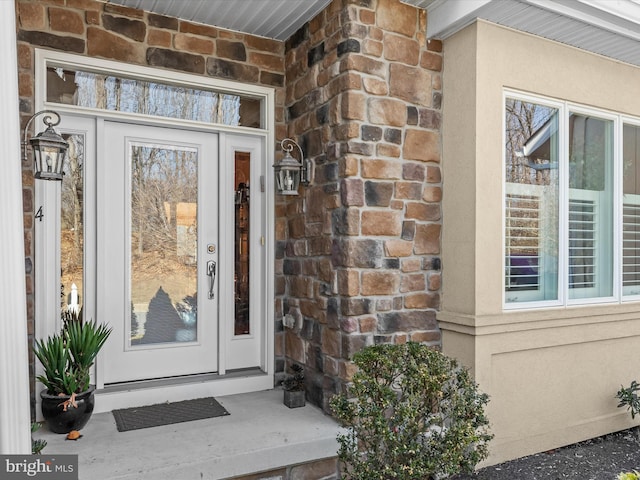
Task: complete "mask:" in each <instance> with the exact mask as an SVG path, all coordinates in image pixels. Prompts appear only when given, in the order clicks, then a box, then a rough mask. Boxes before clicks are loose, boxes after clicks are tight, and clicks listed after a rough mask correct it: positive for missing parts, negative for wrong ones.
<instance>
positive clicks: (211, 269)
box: [207, 260, 216, 300]
mask: <svg viewBox="0 0 640 480" xmlns="http://www.w3.org/2000/svg"><path fill="white" fill-rule="evenodd" d="M207 276H208V277H209V300H211V299H212V298H214V297H215V296H216V294H215V293H214V291H213V287H214V286H215V284H216V262H215V261H214V260H209V261H208V262H207Z"/></svg>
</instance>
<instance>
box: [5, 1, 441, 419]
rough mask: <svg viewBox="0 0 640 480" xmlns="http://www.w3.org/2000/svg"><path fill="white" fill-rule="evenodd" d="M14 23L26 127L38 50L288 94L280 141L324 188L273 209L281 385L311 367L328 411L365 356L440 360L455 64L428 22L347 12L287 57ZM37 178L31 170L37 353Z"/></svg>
mask: <svg viewBox="0 0 640 480" xmlns="http://www.w3.org/2000/svg"><path fill="white" fill-rule="evenodd" d="M16 11H17V13H18V16H17V22H18V25H17V36H18V55H19V72H18V73H19V86H20V111H21V115H22V125H23V126H24V124H25V123H26V121H27V119H28V118H29V117H30V116H31V115H32V114H33V113H34V106H33V103H34V102H33V96H34V88H35V80H34V47H42V48H48V49H54V50H59V51H65V52H72V53H77V54H82V55H86V56H91V57H97V58H106V59H112V60H118V61H122V62H128V63H132V64H137V65H147V66H153V67H157V68H163V69H168V70H173V71H181V72H188V73H192V74H197V75H202V76H204V77H216V78H224V79H229V80H236V81H239V82H244V83H253V84H259V85H263V86H268V87H273V88H274V89H275V93H276V95H275V99H276V105H275V108H276V111H275V118H276V128H275V139H276V141H280V140H281V139H283V138H285V137H291V138H294V139H296V140H297V141H299V143H300V144H301V146H302V148H303V150H304V152H305V154H306V155H307V156H309V157H310V158H312V159H313V160H314V161H315V165H316V168H315V179H314V181H313V183H312V185H311V186H309V187H307V188H301V195H300V196H299V197H287V198H285V197H277V199H276V204H275V219H276V220H275V221H276V224H275V226H274V228H275V238H276V258H275V278H274V282H275V292H276V299H275V325H276V334H275V347H274V348H275V356H276V381H277V382H280V381H281V380H282V377H283V371H284V369H285V362H288V363H289V364H290V363H293V362H296V363H301V364H303V365H304V366H305V367H306V372H307V388H308V392H307V395H308V398H309V400H310V401H311V402H313V403H315V404H317V405H319V406H321V407H322V408H324V409H325V410H326V411H328V409H329V407H328V402H329V399H330V398H331V396H332V395H333V394H334V393H335V392H338V391H342V390H343V388H344V385H345V384H347V383H348V382H349V381H350V379H351V376H352V374H353V370H354V367H353V364H352V363H351V358H352V356H353V354H354V353H355V352H357V351H358V350H360V349H361V348H363V347H364V346H365V345H370V344H374V343H379V342H406V341H409V340H415V341H421V342H426V343H428V344H430V345H434V346H435V347H437V346H439V345H440V332H439V329H438V327H437V325H436V320H435V314H436V311H437V310H438V308H439V305H440V283H441V282H440V266H441V262H440V257H439V255H440V235H441V199H442V178H441V168H440V154H441V146H440V133H439V130H440V123H441V97H442V93H441V92H442V79H441V70H442V52H441V44H440V43H439V42H437V41H434V42H428V41H427V40H426V37H425V28H426V14H425V12H424V11H423V10H421V9H417V8H414V7H411V6H409V5H406V4H403V3H400V1H399V0H334V1H333V2H332V3H331V4H330V5H329V6H328V7H327V8H326V9H325V10H324V11H323V12H321V13H320V14H319V15H317V16H316V17H315V18H314V19H312V20H311V21H310V22H308V23H307V24H306V25H305V26H304V27H302V28H301V29H299V30H298V31H297V32H296V33H295V34H294V35H292V36H291V37H290V38H289V39H288V40H287V42H278V41H274V40H269V39H265V38H261V37H256V36H251V35H246V34H242V33H238V32H233V31H228V30H224V29H220V28H215V27H211V26H206V25H200V24H195V23H191V22H187V21H182V20H179V19H176V18H171V17H165V16H162V15H156V14H152V13H148V12H143V11H141V10H136V9H131V8H126V7H121V6H117V5H113V4H105V3H102V2H98V1H95V0H38V1H35V0H16ZM280 154H281V153H280V152H278V155H280ZM31 169H32V165H31V160H29V162H28V164H25V165H23V188H24V195H23V196H24V217H25V249H26V267H25V268H26V275H27V301H28V318H29V334H30V336H31V337H33V330H34V292H33V280H34V279H33V262H34V258H33V257H34V251H33V245H32V238H33V176H32V174H31ZM285 314H291V315H292V316H293V317H294V319H296V320H297V322H296V326H295V327H294V328H293V329H285V328H283V323H282V317H283V316H284V315H285ZM31 339H32V338H31ZM31 359H32V360H31V373H32V375H33V372H34V368H33V367H34V363H33V355H32V357H31Z"/></svg>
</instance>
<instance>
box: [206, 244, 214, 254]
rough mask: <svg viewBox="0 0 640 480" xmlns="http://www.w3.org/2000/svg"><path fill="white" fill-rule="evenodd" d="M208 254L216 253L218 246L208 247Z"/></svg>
mask: <svg viewBox="0 0 640 480" xmlns="http://www.w3.org/2000/svg"><path fill="white" fill-rule="evenodd" d="M207 253H216V246H215V244H213V243H210V244H208V245H207Z"/></svg>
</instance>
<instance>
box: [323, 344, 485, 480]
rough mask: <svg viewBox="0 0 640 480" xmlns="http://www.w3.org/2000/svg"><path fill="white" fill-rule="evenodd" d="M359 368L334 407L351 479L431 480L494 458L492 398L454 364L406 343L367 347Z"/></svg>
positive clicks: (357, 357)
mask: <svg viewBox="0 0 640 480" xmlns="http://www.w3.org/2000/svg"><path fill="white" fill-rule="evenodd" d="M354 362H355V364H356V365H357V367H358V371H357V372H356V373H355V374H354V376H353V383H352V384H351V385H350V387H349V389H348V394H347V395H337V396H335V397H334V398H333V399H332V400H331V408H332V409H333V412H334V414H335V416H336V418H337V419H338V420H339V421H340V422H341V423H342V424H343V426H345V427H346V430H345V432H346V433H340V434H339V435H338V442H339V444H340V449H339V457H340V460H342V462H344V467H345V476H346V478H349V479H352V480H372V479H385V480H386V479H399V480H414V479H415V480H418V479H419V480H427V479H429V478H432V477H434V476H437V475H452V474H455V473H459V472H471V471H473V469H474V467H475V466H476V464H477V463H478V462H480V461H481V460H483V459H485V458H486V457H487V455H488V447H487V443H488V442H489V440H491V438H493V435H491V434H490V433H489V431H488V424H489V422H488V420H487V418H486V416H485V414H484V407H485V405H486V404H487V402H488V396H487V395H485V394H482V393H480V392H479V391H478V389H477V385H476V384H475V383H474V382H473V381H472V379H471V377H470V375H469V372H468V371H467V370H466V369H464V368H462V367H460V366H459V365H458V364H457V362H456V361H455V360H453V359H451V358H449V357H447V356H445V355H443V354H442V353H440V352H437V351H435V350H433V349H431V348H429V347H427V346H426V345H421V344H418V343H407V344H404V345H386V344H385V345H375V346H371V347H366V348H365V349H364V350H362V351H361V352H359V353H357V354H356V355H354Z"/></svg>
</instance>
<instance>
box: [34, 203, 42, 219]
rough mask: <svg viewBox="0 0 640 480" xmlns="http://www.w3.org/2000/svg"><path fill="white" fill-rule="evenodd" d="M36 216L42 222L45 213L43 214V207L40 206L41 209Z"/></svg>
mask: <svg viewBox="0 0 640 480" xmlns="http://www.w3.org/2000/svg"><path fill="white" fill-rule="evenodd" d="M35 216H36V218H37V219H38V220H40V221H42V217H44V213H42V205H40V208H39V209H38V211H37V212H36V215H35Z"/></svg>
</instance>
